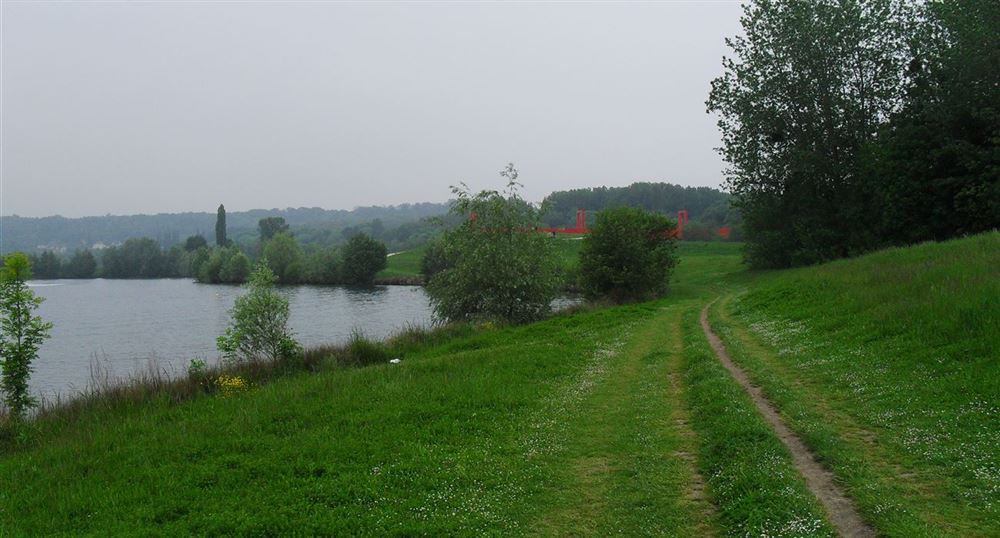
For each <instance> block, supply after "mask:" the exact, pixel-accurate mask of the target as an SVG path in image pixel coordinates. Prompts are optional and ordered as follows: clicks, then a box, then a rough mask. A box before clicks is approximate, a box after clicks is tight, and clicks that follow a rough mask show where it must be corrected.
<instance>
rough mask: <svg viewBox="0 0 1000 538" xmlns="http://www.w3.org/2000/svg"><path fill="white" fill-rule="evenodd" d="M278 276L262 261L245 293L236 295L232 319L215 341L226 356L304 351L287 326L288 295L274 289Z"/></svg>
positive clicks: (270, 356)
mask: <svg viewBox="0 0 1000 538" xmlns="http://www.w3.org/2000/svg"><path fill="white" fill-rule="evenodd" d="M276 280H277V277H276V276H275V274H274V273H272V272H271V270H270V269H268V267H267V266H266V265H264V264H263V263H259V264H257V267H256V268H255V269H254V270H253V272H252V273H251V274H250V279H249V281H248V282H247V286H246V293H244V294H243V295H241V296H239V297H237V298H236V302H235V304H234V305H233V309H232V310H231V311H230V313H231V315H232V321H231V322H230V325H229V327H228V328H227V329H226V332H225V333H224V334H223V335H222V336H220V337H219V338H218V339H217V342H216V344H217V347H218V348H219V351H220V352H221V353H222V354H223V357H225V358H226V360H228V361H230V362H249V361H255V360H260V359H267V360H272V361H273V360H279V359H290V358H292V357H294V356H296V355H297V354H298V353H299V352H300V351H301V348H300V346H299V344H298V343H297V342H296V341H295V340H294V338H293V337H292V336H293V335H292V332H291V330H290V329H289V328H288V318H289V316H290V314H291V311H290V308H289V304H288V299H286V298H285V297H283V296H282V295H281V294H279V293H278V292H277V291H275V290H274V283H275V281H276Z"/></svg>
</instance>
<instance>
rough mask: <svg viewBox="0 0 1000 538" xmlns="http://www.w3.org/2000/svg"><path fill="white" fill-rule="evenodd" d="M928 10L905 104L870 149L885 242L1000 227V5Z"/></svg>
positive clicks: (874, 214) (977, 1) (974, 0)
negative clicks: (999, 28)
mask: <svg viewBox="0 0 1000 538" xmlns="http://www.w3.org/2000/svg"><path fill="white" fill-rule="evenodd" d="M923 15H924V19H925V20H924V26H925V28H924V29H923V31H922V32H920V33H919V34H918V35H917V37H918V38H919V39H917V41H918V43H919V46H918V47H916V51H915V53H914V55H913V59H912V60H911V61H910V64H909V66H908V77H909V81H910V84H909V85H908V88H907V101H906V104H905V106H904V107H903V108H902V110H900V111H899V112H898V113H897V114H895V115H894V116H892V117H891V118H890V119H889V121H888V123H887V124H886V125H885V126H884V127H883V129H882V131H881V132H880V134H879V139H878V140H877V141H875V142H874V143H872V144H870V145H869V146H868V147H867V148H866V150H867V151H866V153H865V154H864V157H865V161H864V164H865V165H866V168H865V169H864V170H863V173H862V174H861V175H862V177H863V178H864V184H865V185H866V186H867V187H868V188H867V189H865V190H864V192H863V195H862V196H863V198H864V199H865V200H867V201H868V202H869V207H870V209H869V210H868V211H867V214H868V215H870V216H871V218H872V225H873V228H874V233H876V234H877V237H878V239H879V240H880V241H881V242H882V243H885V244H901V243H902V244H905V243H913V242H917V241H926V240H943V239H948V238H950V237H955V236H957V235H962V234H969V233H978V232H982V231H986V230H990V229H994V228H997V227H1000V108H998V107H997V103H1000V85H998V84H997V80H1000V31H997V28H998V27H1000V3H997V2H996V1H995V0H965V1H962V2H928V3H927V4H926V5H925V6H924V11H923Z"/></svg>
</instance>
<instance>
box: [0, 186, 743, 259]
mask: <svg viewBox="0 0 1000 538" xmlns="http://www.w3.org/2000/svg"><path fill="white" fill-rule="evenodd" d="M729 198H730V197H729V195H728V194H726V193H724V192H722V191H719V190H716V189H712V188H709V187H684V186H681V185H672V184H669V183H633V184H632V185H629V186H627V187H595V188H585V189H573V190H568V191H557V192H553V193H552V194H550V195H549V196H548V197H547V198H546V201H547V203H548V204H549V210H548V212H547V213H546V215H545V217H544V221H545V224H546V225H548V226H571V225H573V223H574V222H575V220H576V210H577V208H584V209H587V210H588V211H590V214H589V215H588V219H589V220H590V221H591V222H592V221H593V218H594V214H595V212H596V211H599V210H601V209H604V208H607V207H615V206H621V205H627V206H635V207H641V208H643V209H646V210H649V211H656V212H659V213H665V214H668V215H670V216H675V215H676V214H677V210H679V209H687V210H688V212H689V215H690V217H691V225H690V228H689V231H690V232H692V233H693V234H694V236H693V237H691V238H692V239H710V238H711V237H712V234H713V233H714V230H715V229H716V228H718V227H720V226H730V227H734V228H735V227H738V224H739V214H738V212H736V211H735V210H733V209H731V208H730V207H729ZM448 208H449V204H448V203H447V202H445V203H430V202H425V203H416V204H402V205H398V206H384V207H383V206H370V207H359V208H356V209H352V210H343V209H322V208H318V207H300V208H286V209H253V210H250V211H230V212H228V213H227V214H226V222H227V224H228V230H229V234H228V235H229V238H230V239H233V240H235V241H237V242H239V243H241V244H252V243H253V242H254V241H255V240H256V238H257V222H258V221H259V220H260V219H262V218H265V217H282V218H284V219H285V222H287V223H288V225H289V226H290V227H291V229H292V231H293V232H294V233H295V235H296V237H297V238H298V239H299V242H300V243H303V244H336V243H338V242H340V241H342V240H343V238H344V237H345V236H348V235H350V234H352V233H354V232H356V231H364V232H365V233H369V234H371V235H373V236H375V237H377V238H379V239H381V240H383V241H385V242H386V243H387V244H389V246H390V248H393V249H405V248H412V247H413V246H414V245H416V244H419V243H421V242H422V241H424V240H426V238H427V237H430V236H432V235H433V234H434V232H435V230H436V228H434V227H433V226H430V225H428V224H427V223H421V222H420V221H421V220H423V219H426V218H428V217H436V216H441V215H445V214H446V213H448ZM0 228H2V237H3V244H2V245H0V251H2V252H12V251H15V250H22V251H26V252H37V251H42V250H53V251H56V252H63V253H69V252H72V251H74V250H76V249H87V248H94V247H95V245H96V246H97V248H100V246H101V245H107V246H110V245H114V244H118V243H122V242H124V241H125V240H126V239H129V238H132V237H150V238H153V239H156V240H157V241H159V243H160V245H161V246H163V247H165V248H168V247H170V246H172V245H175V244H177V243H180V242H182V241H184V239H185V238H187V237H188V236H190V235H194V234H199V233H200V234H202V235H203V236H205V238H206V239H208V241H209V242H210V243H211V242H213V241H214V238H215V208H214V207H212V208H210V211H206V212H200V213H193V212H192V213H160V214H157V215H106V216H102V217H80V218H66V217H60V216H54V217H18V216H7V217H0ZM737 237H738V236H737Z"/></svg>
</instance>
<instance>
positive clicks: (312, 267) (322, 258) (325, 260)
mask: <svg viewBox="0 0 1000 538" xmlns="http://www.w3.org/2000/svg"><path fill="white" fill-rule="evenodd" d="M303 265H304V267H305V269H304V274H303V278H304V280H305V281H306V282H308V283H310V284H338V283H340V262H339V259H338V257H337V251H336V250H335V249H332V248H324V249H320V250H317V251H315V252H312V253H310V254H309V255H308V256H306V258H305V263H304V264H303Z"/></svg>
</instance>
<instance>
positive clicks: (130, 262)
mask: <svg viewBox="0 0 1000 538" xmlns="http://www.w3.org/2000/svg"><path fill="white" fill-rule="evenodd" d="M176 255H177V251H174V253H173V254H168V253H164V252H163V250H162V249H161V248H160V244H159V242H157V241H156V240H155V239H150V238H148V237H142V238H135V239H129V240H127V241H125V243H124V244H123V245H122V246H120V247H117V246H116V247H109V248H107V249H105V250H104V254H103V255H102V257H101V264H102V268H101V276H103V277H105V278H163V277H175V276H178V275H177V266H178V261H179V260H178V259H176V258H175V256H176Z"/></svg>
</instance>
